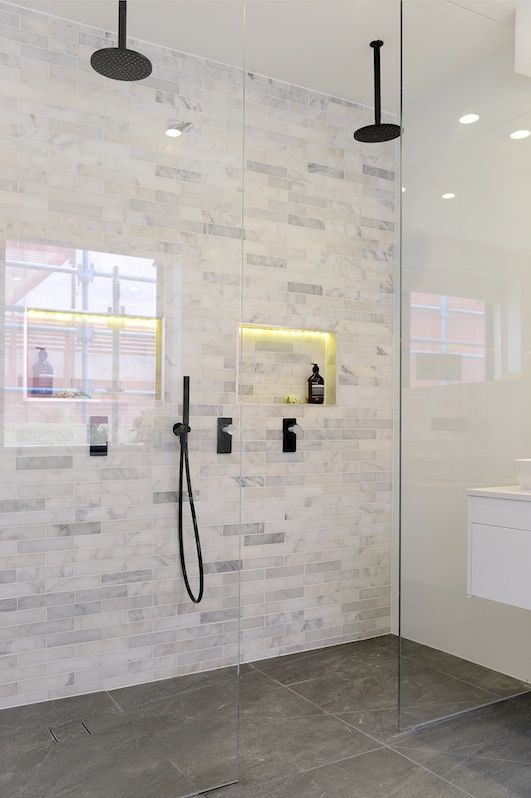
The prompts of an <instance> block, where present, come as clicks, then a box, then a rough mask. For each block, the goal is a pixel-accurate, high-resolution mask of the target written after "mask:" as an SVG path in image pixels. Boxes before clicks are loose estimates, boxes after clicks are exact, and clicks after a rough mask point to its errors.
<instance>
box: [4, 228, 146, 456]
mask: <svg viewBox="0 0 531 798" xmlns="http://www.w3.org/2000/svg"><path fill="white" fill-rule="evenodd" d="M157 304H158V289H157V267H156V263H155V261H154V260H152V259H149V258H139V257H130V256H125V255H115V254H112V253H106V252H96V251H91V250H82V249H75V248H71V247H61V246H56V245H50V244H36V243H30V242H15V241H11V242H7V244H6V310H5V343H6V347H5V351H6V356H5V369H4V394H5V398H6V403H5V404H6V422H5V429H4V433H5V443H6V445H21V444H22V445H24V444H30V445H31V444H43V443H48V444H50V443H51V444H53V443H85V442H86V416H87V412H88V411H87V408H86V406H87V405H88V404H90V403H93V402H99V403H107V404H109V407H108V408H105V412H108V413H109V415H110V416H111V418H112V417H113V416H114V422H115V423H114V424H113V428H114V431H115V438H119V437H120V432H119V430H120V426H119V423H118V417H119V407H120V406H123V405H133V406H134V405H135V404H136V405H137V406H139V405H141V404H142V403H143V404H144V405H145V402H146V400H152V399H157V398H159V396H160V386H161V357H162V353H161V348H162V322H161V319H160V318H159V316H158V314H157ZM59 406H60V407H61V409H59ZM54 407H55V408H56V409H55V410H54V409H53V408H54ZM91 412H92V411H91ZM98 412H104V411H103V409H101V410H99V411H98ZM54 427H56V428H57V429H54ZM115 442H117V440H116V439H115Z"/></svg>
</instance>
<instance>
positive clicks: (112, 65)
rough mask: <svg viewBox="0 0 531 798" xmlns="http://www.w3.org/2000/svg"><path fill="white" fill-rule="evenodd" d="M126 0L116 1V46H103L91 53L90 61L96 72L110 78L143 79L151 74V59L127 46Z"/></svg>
mask: <svg viewBox="0 0 531 798" xmlns="http://www.w3.org/2000/svg"><path fill="white" fill-rule="evenodd" d="M126 28H127V1H126V0H119V2H118V47H105V48H104V49H103V50H96V52H95V53H92V57H91V59H90V63H91V64H92V67H93V69H95V70H96V72H99V74H100V75H103V76H104V77H106V78H111V80H143V79H144V78H147V77H149V76H150V75H151V70H152V69H153V67H152V64H151V61H150V60H149V58H146V56H145V55H142V53H137V51H136V50H129V49H128V48H127V32H126Z"/></svg>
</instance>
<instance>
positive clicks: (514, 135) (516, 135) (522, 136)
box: [511, 130, 531, 139]
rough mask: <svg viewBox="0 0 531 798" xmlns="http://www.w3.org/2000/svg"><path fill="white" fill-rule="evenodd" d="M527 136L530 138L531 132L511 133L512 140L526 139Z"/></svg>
mask: <svg viewBox="0 0 531 798" xmlns="http://www.w3.org/2000/svg"><path fill="white" fill-rule="evenodd" d="M528 136H531V130H514V131H513V132H512V133H511V138H512V139H526V138H527V137H528Z"/></svg>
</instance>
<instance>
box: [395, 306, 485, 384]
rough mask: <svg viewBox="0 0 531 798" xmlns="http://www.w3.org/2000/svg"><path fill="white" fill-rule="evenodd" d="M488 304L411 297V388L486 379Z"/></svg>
mask: <svg viewBox="0 0 531 798" xmlns="http://www.w3.org/2000/svg"><path fill="white" fill-rule="evenodd" d="M487 314H488V307H487V303H486V302H485V301H483V300H479V299H471V298H468V297H455V296H446V295H444V294H431V293H422V292H418V291H412V292H411V294H410V385H411V386H412V387H415V386H417V385H422V386H426V385H430V384H431V385H440V384H442V383H445V382H455V381H459V382H482V381H484V380H485V379H487V328H488V325H487Z"/></svg>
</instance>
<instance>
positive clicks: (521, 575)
mask: <svg viewBox="0 0 531 798" xmlns="http://www.w3.org/2000/svg"><path fill="white" fill-rule="evenodd" d="M467 493H468V578H467V592H468V593H469V595H471V596H478V597H479V598H485V599H490V600H491V601H500V602H502V603H503V604H512V605H513V606H514V607H524V608H525V609H528V610H529V609H531V491H525V490H522V488H520V487H519V486H516V485H515V486H509V487H502V488H471V489H470V490H468V491H467Z"/></svg>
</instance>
